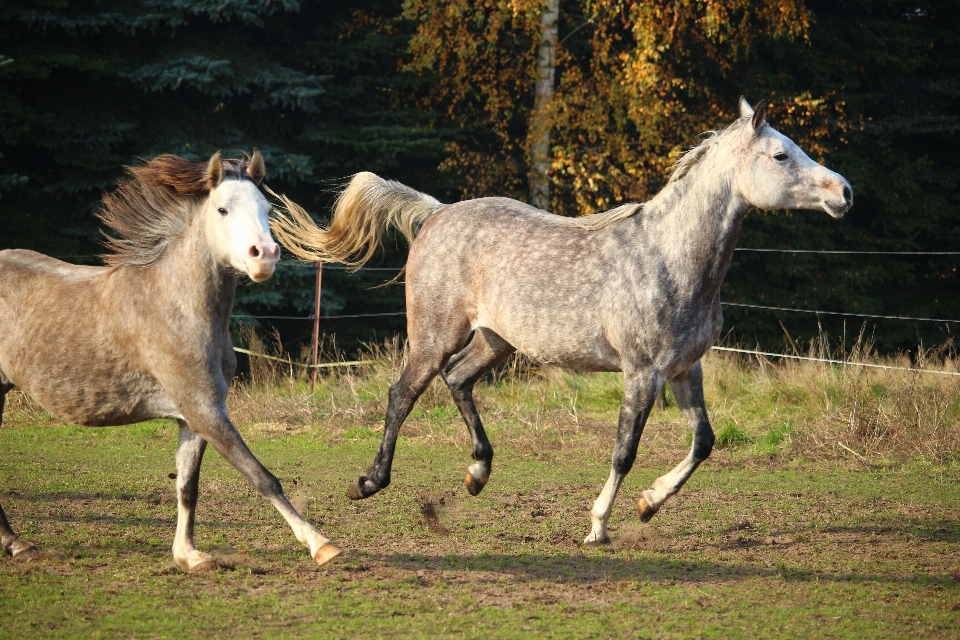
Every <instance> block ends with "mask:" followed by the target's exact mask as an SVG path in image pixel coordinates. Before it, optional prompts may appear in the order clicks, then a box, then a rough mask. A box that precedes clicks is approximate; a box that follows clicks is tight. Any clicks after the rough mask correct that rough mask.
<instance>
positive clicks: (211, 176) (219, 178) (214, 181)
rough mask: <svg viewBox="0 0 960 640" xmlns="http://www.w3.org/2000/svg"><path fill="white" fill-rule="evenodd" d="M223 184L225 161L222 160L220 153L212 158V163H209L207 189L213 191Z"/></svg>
mask: <svg viewBox="0 0 960 640" xmlns="http://www.w3.org/2000/svg"><path fill="white" fill-rule="evenodd" d="M221 182H223V161H222V160H221V159H220V152H219V151H217V152H216V153H215V154H213V155H212V156H210V162H208V163H207V187H208V188H209V189H210V190H211V191H213V190H214V189H216V188H217V187H219V186H220V183H221Z"/></svg>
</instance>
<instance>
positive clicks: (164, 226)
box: [97, 154, 249, 267]
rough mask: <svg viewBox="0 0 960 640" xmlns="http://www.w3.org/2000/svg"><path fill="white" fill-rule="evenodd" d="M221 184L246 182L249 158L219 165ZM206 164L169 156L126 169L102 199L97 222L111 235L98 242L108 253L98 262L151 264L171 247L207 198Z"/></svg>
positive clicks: (165, 155)
mask: <svg viewBox="0 0 960 640" xmlns="http://www.w3.org/2000/svg"><path fill="white" fill-rule="evenodd" d="M222 162H223V176H224V179H225V180H229V179H234V180H242V179H243V178H245V177H246V169H247V165H248V163H249V159H248V158H246V157H244V158H243V159H240V160H223V161H222ZM209 164H210V163H209V162H191V161H190V160H187V159H186V158H181V157H179V156H175V155H172V154H164V155H161V156H157V157H156V158H153V159H152V160H147V161H146V162H145V163H144V164H143V165H140V166H136V167H125V169H126V170H127V173H129V174H130V179H128V180H121V181H120V183H119V187H118V188H117V190H116V191H114V192H113V193H106V194H104V196H103V207H102V208H101V209H100V211H99V212H98V213H97V217H98V218H99V219H100V222H102V223H103V224H104V225H106V226H107V227H108V228H109V229H110V231H112V234H111V233H107V232H106V231H104V236H106V240H105V241H104V242H103V245H104V247H106V248H107V249H108V250H109V251H110V253H107V254H104V255H102V256H101V257H102V258H103V260H104V262H106V263H107V264H108V265H110V266H119V265H135V266H141V267H142V266H147V265H150V264H153V263H154V262H156V261H157V260H158V259H159V258H160V256H161V255H163V252H164V251H165V250H166V248H167V246H169V244H170V242H171V241H172V240H173V239H174V238H176V237H177V236H178V235H180V234H181V233H182V232H183V231H184V230H185V229H186V228H187V227H188V226H190V223H191V221H192V220H193V217H194V215H195V214H196V212H197V211H198V210H199V209H200V205H201V204H202V203H203V201H204V200H205V199H206V198H207V196H208V195H209V193H210V184H209V181H208V177H207V172H208V168H209Z"/></svg>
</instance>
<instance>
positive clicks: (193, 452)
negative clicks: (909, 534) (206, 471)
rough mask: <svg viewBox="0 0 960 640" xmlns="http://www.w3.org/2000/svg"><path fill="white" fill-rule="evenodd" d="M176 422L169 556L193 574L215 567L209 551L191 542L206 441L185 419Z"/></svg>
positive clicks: (215, 562) (214, 561) (184, 569)
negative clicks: (174, 505)
mask: <svg viewBox="0 0 960 640" xmlns="http://www.w3.org/2000/svg"><path fill="white" fill-rule="evenodd" d="M178 422H179V424H180V437H179V442H178V444H177V533H176V535H175V536H174V538H173V559H174V561H175V562H176V563H177V566H178V567H180V569H182V570H183V571H186V572H188V573H195V572H199V571H212V570H215V569H217V561H216V560H215V559H214V558H213V556H211V555H210V554H209V553H204V552H202V551H198V550H197V547H196V546H195V545H194V542H193V525H194V522H195V517H196V511H197V496H198V492H199V485H200V463H201V462H202V461H203V452H204V451H205V450H206V448H207V441H206V440H204V439H203V438H201V437H200V436H198V435H197V434H195V433H194V432H193V431H191V430H190V428H189V427H188V426H187V423H186V422H183V421H182V420H179V421H178Z"/></svg>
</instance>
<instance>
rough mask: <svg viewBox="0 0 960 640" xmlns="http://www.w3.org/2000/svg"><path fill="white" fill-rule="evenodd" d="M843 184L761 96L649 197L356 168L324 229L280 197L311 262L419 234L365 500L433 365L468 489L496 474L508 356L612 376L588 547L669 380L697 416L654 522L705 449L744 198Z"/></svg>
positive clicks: (644, 504)
mask: <svg viewBox="0 0 960 640" xmlns="http://www.w3.org/2000/svg"><path fill="white" fill-rule="evenodd" d="M852 203H853V193H852V190H851V188H850V184H849V183H848V182H847V181H846V180H845V179H844V178H843V177H841V176H839V175H837V174H836V173H834V172H833V171H830V170H828V169H826V168H824V167H823V166H821V165H819V164H817V163H816V162H814V161H813V160H811V159H810V158H808V157H807V156H806V154H804V152H803V151H801V150H800V149H799V148H798V147H797V145H796V144H794V143H793V142H792V141H791V140H789V139H788V138H786V137H785V136H783V135H782V134H780V133H778V132H777V131H775V130H774V129H773V128H772V127H770V126H769V125H768V124H767V123H766V120H765V108H764V107H763V106H761V107H758V108H757V109H756V111H755V110H753V109H751V108H750V105H749V104H747V102H746V101H745V100H743V99H741V102H740V118H739V119H737V120H736V121H735V122H734V123H733V124H732V125H731V126H729V127H728V128H727V129H726V130H724V131H722V132H719V133H717V132H714V133H712V134H711V135H710V136H709V137H708V138H706V139H705V140H704V141H703V142H702V143H701V144H699V145H698V146H696V147H695V148H693V149H691V150H690V151H689V152H687V153H686V154H685V155H684V156H683V157H682V158H681V159H680V161H679V162H678V163H677V165H676V167H675V169H674V171H673V175H672V176H671V178H670V180H669V182H668V184H667V186H666V187H664V188H663V190H662V191H660V193H658V194H657V195H656V196H655V197H654V198H653V199H652V200H650V201H649V202H647V203H645V204H642V205H641V204H628V205H623V206H621V207H618V208H616V209H613V210H611V211H608V212H606V213H601V214H597V215H593V216H585V217H581V218H563V217H560V216H555V215H550V214H548V213H546V212H544V211H540V210H538V209H535V208H533V207H531V206H528V205H526V204H523V203H522V202H517V201H515V200H510V199H507V198H481V199H478V200H470V201H467V202H460V203H457V204H451V205H443V204H440V203H439V202H437V201H436V200H435V199H433V198H431V197H429V196H426V195H423V194H421V193H418V192H416V191H414V190H412V189H409V188H408V187H405V186H403V185H401V184H398V183H396V182H387V181H384V180H381V179H380V178H378V177H377V176H375V175H373V174H370V173H361V174H357V175H356V176H354V178H353V180H352V181H351V182H350V184H349V186H348V187H347V188H346V190H345V191H344V192H343V193H342V194H341V196H340V198H339V200H338V202H337V204H336V208H335V212H334V215H333V219H332V221H331V223H330V226H329V227H327V228H321V227H318V226H316V225H315V224H314V223H313V222H312V221H311V219H310V218H309V216H307V215H306V213H305V212H303V211H302V210H299V209H297V208H296V206H295V205H293V203H286V204H287V209H288V211H289V212H290V214H291V215H292V218H287V217H281V218H279V219H275V220H274V221H273V230H274V233H275V235H276V236H277V238H278V239H279V240H280V242H281V243H282V244H285V245H286V246H288V247H289V248H290V250H291V251H292V252H293V253H294V254H295V255H297V256H298V257H300V258H302V259H305V260H324V261H339V262H347V263H349V264H353V265H360V264H362V263H363V262H365V261H366V260H367V259H369V257H370V256H371V255H372V253H373V251H374V250H375V249H376V247H377V244H378V242H379V238H380V235H381V233H382V232H383V231H384V230H385V229H386V227H387V226H388V225H393V226H396V227H397V228H398V229H400V230H401V231H402V232H403V233H404V234H405V235H406V236H407V238H408V239H410V240H411V247H410V257H409V259H408V261H407V267H406V268H407V277H406V296H407V327H408V339H409V349H410V352H409V353H410V355H409V360H408V363H407V366H406V369H405V370H404V372H403V374H402V376H401V377H400V380H399V381H398V382H397V383H396V384H394V385H393V386H391V387H390V402H389V406H388V407H387V415H386V424H385V428H384V433H383V441H382V442H381V444H380V448H379V450H378V451H377V455H376V458H375V460H374V462H373V465H372V466H371V467H370V469H369V470H368V471H367V475H365V476H363V477H361V478H360V479H359V480H357V481H356V482H355V483H354V484H353V485H352V487H351V488H350V493H349V495H350V497H351V498H354V499H359V498H366V497H368V496H370V495H372V494H374V493H376V492H377V491H379V490H380V489H382V488H384V487H386V486H387V485H388V484H390V467H391V462H392V460H393V453H394V447H395V444H396V439H397V433H398V431H399V428H400V425H401V423H402V422H403V420H404V418H406V416H407V414H408V413H409V412H410V410H411V409H412V407H413V404H414V402H415V401H416V400H417V398H418V397H419V396H420V394H421V393H422V392H423V391H424V390H425V389H426V387H427V385H428V384H429V383H430V381H431V380H432V379H433V378H434V376H436V375H437V374H438V373H439V374H441V375H442V376H443V379H444V380H445V381H446V383H447V385H448V386H449V388H450V392H451V393H452V394H453V399H454V402H455V403H456V405H457V407H458V408H459V409H460V412H461V414H462V415H463V419H464V421H465V422H466V423H467V427H468V429H469V430H470V434H471V436H472V437H473V458H474V459H475V460H476V462H475V463H474V464H473V465H471V466H470V468H469V470H468V473H467V476H466V484H467V488H468V490H469V491H470V493H471V494H474V495H476V494H477V493H479V492H480V490H481V489H482V488H483V486H484V485H485V484H486V483H487V480H488V479H489V477H490V463H491V461H492V459H493V449H492V448H491V446H490V443H489V441H488V440H487V436H486V434H485V433H484V430H483V425H482V424H481V422H480V416H479V415H478V414H477V408H476V405H475V404H474V402H473V396H472V393H473V386H474V384H475V383H476V382H477V380H479V379H480V377H481V376H483V374H484V373H486V372H487V371H489V370H490V369H491V368H492V367H494V366H496V365H497V364H498V363H500V362H503V360H504V359H505V358H507V357H508V356H509V355H510V354H511V353H513V352H514V351H519V352H521V353H524V354H526V355H527V356H530V357H532V358H534V359H536V360H539V361H540V362H545V363H551V364H556V365H559V366H561V367H565V368H568V369H576V370H580V371H622V372H623V378H624V394H623V403H622V406H621V409H620V420H619V426H618V429H617V436H616V444H615V446H614V449H613V460H612V469H611V471H610V477H609V479H608V480H607V483H606V485H605V486H604V488H603V491H602V492H601V494H600V496H599V497H598V498H597V500H596V502H595V503H594V506H593V510H592V520H593V528H592V530H591V532H590V535H588V536H587V537H586V540H585V542H587V543H605V542H609V539H610V538H609V536H608V535H607V521H608V519H609V517H610V511H611V508H612V505H613V500H614V498H615V497H616V495H617V491H618V490H619V488H620V484H621V482H622V481H623V478H624V476H625V475H626V474H627V472H629V471H630V468H631V467H632V466H633V462H634V459H635V458H636V454H637V444H638V442H639V440H640V434H641V432H642V431H643V426H644V423H645V422H646V419H647V415H648V414H649V412H650V408H651V406H652V405H653V402H654V400H655V398H656V397H657V393H658V391H659V389H660V387H661V386H662V385H663V384H664V382H666V381H669V382H670V385H671V387H672V389H673V393H674V395H675V397H676V400H677V405H678V406H679V407H680V409H681V411H682V412H683V414H684V415H685V416H686V418H687V420H689V422H690V425H691V426H692V428H693V433H694V437H693V445H692V447H691V450H690V453H689V455H688V456H687V457H686V458H685V459H684V460H683V461H682V462H681V463H680V464H679V465H678V466H677V467H676V468H675V469H673V470H672V471H670V472H669V473H667V474H666V475H664V476H663V477H661V478H658V479H657V480H656V482H654V483H653V487H652V488H651V489H649V490H646V491H643V492H642V494H641V495H640V498H639V500H638V503H637V508H638V510H639V513H640V519H641V520H643V521H647V520H649V519H650V518H652V517H653V515H654V514H655V513H656V512H657V510H658V509H660V507H661V506H662V505H663V503H664V501H665V500H666V499H667V498H668V497H670V496H671V495H673V494H675V493H676V492H677V491H679V490H680V488H681V487H682V486H683V484H684V483H685V482H686V481H687V479H688V478H689V477H690V475H691V474H692V473H693V471H694V470H695V469H696V468H697V466H698V465H699V464H700V463H701V462H703V461H704V460H705V459H706V458H707V456H709V455H710V452H711V450H712V447H713V441H714V436H713V431H712V429H711V428H710V423H709V421H708V420H707V412H706V408H705V406H704V399H703V382H702V373H701V368H700V359H701V358H702V357H703V355H704V354H705V353H706V352H707V350H708V349H710V347H711V346H712V345H713V343H714V341H715V340H716V339H717V337H718V336H719V334H720V329H721V326H722V323H723V316H722V314H721V311H720V284H721V282H722V281H723V278H724V276H725V275H726V273H727V269H728V267H729V266H730V260H731V258H732V257H733V250H734V246H735V245H736V242H737V237H738V235H739V234H740V224H741V222H742V221H743V218H744V216H745V215H746V213H747V211H749V210H750V209H751V208H752V207H759V208H761V209H819V210H823V211H826V212H827V213H828V214H829V215H831V216H832V217H834V218H840V217H841V216H843V214H844V213H845V212H846V211H847V210H848V209H849V208H850V206H851V205H852Z"/></svg>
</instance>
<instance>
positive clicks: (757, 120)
mask: <svg viewBox="0 0 960 640" xmlns="http://www.w3.org/2000/svg"><path fill="white" fill-rule="evenodd" d="M750 123H751V124H752V125H753V130H754V131H760V128H761V127H763V125H765V124H767V101H766V100H761V101H760V104H758V105H757V108H756V109H754V110H753V117H752V118H750Z"/></svg>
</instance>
